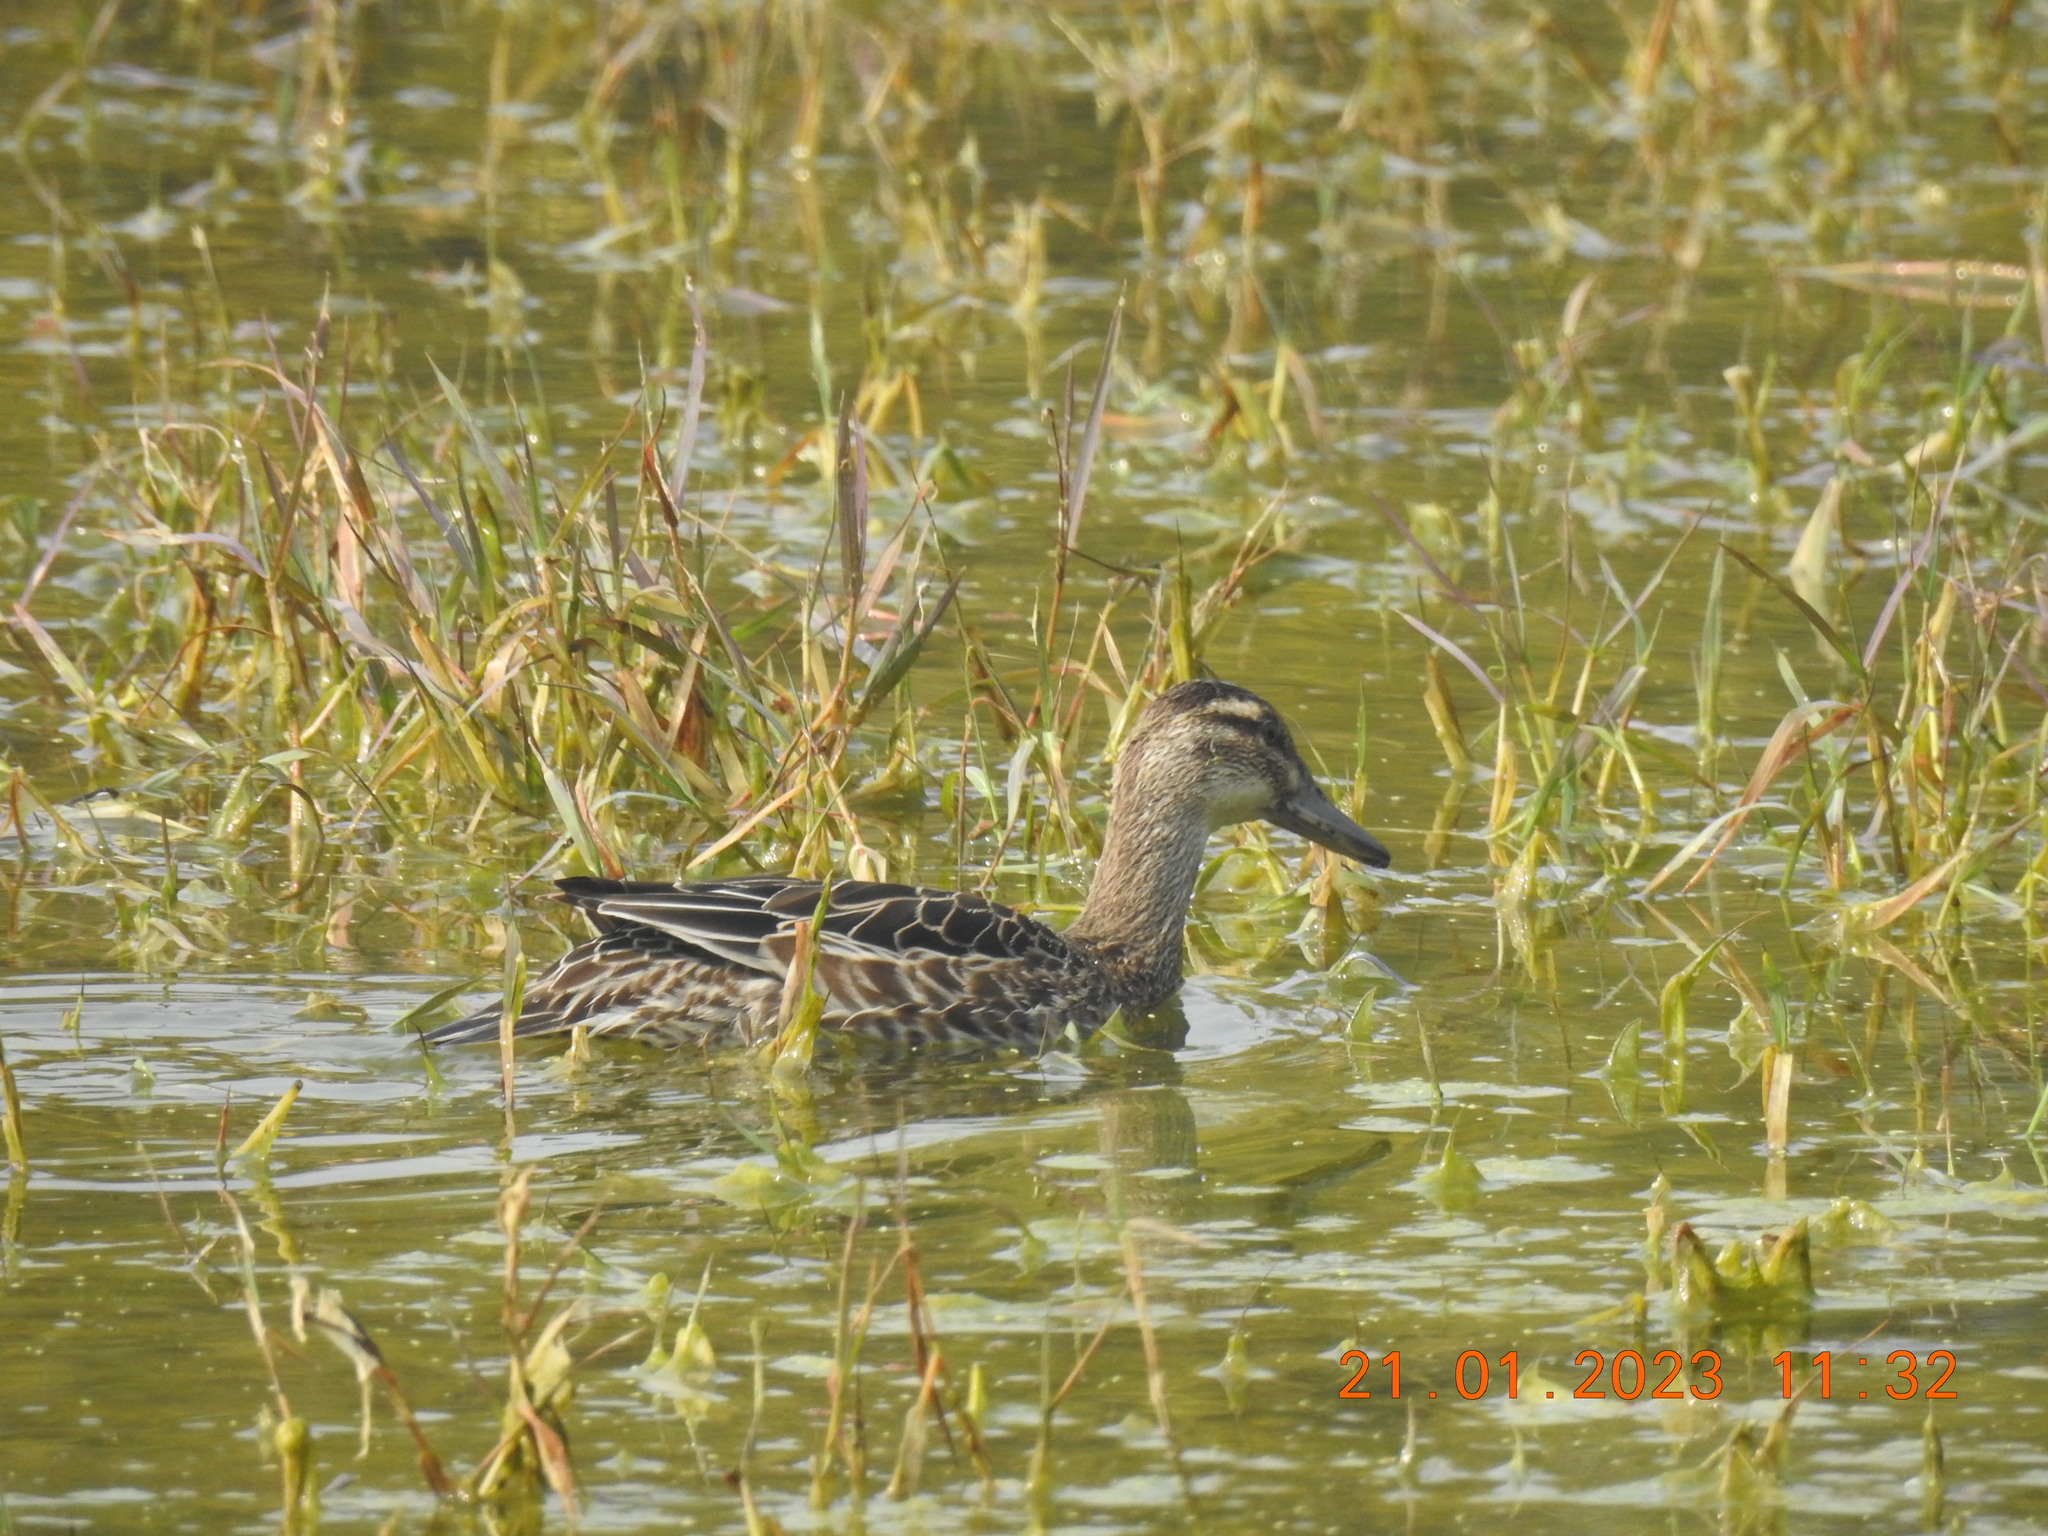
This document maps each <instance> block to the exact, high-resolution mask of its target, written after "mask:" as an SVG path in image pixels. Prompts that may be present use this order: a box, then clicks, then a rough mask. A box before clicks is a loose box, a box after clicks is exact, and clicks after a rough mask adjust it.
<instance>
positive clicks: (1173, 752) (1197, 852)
mask: <svg viewBox="0 0 2048 1536" xmlns="http://www.w3.org/2000/svg"><path fill="white" fill-rule="evenodd" d="M1254 818H1263V819H1264V820H1266V821H1270V822H1272V823H1274V824H1275V825H1276V826H1280V827H1284V828H1286V829H1288V830H1289V831H1293V832H1299V833H1300V834H1302V835H1303V836H1304V837H1308V838H1311V839H1313V840H1314V841H1316V842H1318V843H1321V844H1322V845H1323V846H1324V847H1326V848H1329V849H1331V850H1332V851H1334V852H1336V853H1340V854H1342V855H1344V856H1345V857H1346V858H1351V859H1356V860H1358V861H1360V862H1361V863H1365V864H1371V865H1375V866H1384V865H1385V864H1386V863H1387V862H1388V854H1387V851H1386V849H1385V848H1383V847H1381V846H1380V844H1379V842H1378V841H1377V840H1376V839H1375V838H1374V837H1373V836H1372V835H1371V834H1370V833H1368V832H1366V831H1365V830H1364V829H1363V828H1361V827H1359V826H1357V825H1356V824H1355V823H1353V822H1352V821H1351V820H1350V819H1349V818H1348V817H1346V816H1345V815H1344V814H1343V813H1342V812H1341V811H1339V810H1338V809H1337V808H1336V807H1335V806H1334V805H1332V804H1331V803H1330V801H1329V799H1328V798H1327V797H1326V796H1325V795H1324V794H1323V792H1322V790H1320V789H1319V788H1317V787H1316V782H1315V780H1314V779H1313V778H1312V777H1311V776H1310V774H1309V771H1308V768H1307V767H1306V765H1304V764H1303V762H1302V760H1301V757H1300V754H1299V753H1297V752H1296V751H1295V749H1294V743H1293V741H1292V740H1291V738H1290V737H1289V736H1288V734H1287V727H1286V726H1285V725H1284V724H1283V723H1282V722H1281V719H1280V716H1279V715H1278V713H1276V712H1275V710H1274V709H1273V707H1272V705H1270V704H1268V703H1266V702H1265V700H1263V699H1261V698H1259V697H1258V696H1257V695H1256V694H1252V693H1247V692H1246V691H1245V690H1244V689H1242V688H1235V687H1232V686H1231V685H1230V684H1228V683H1217V682H1193V683H1181V684H1179V685H1177V686H1175V687H1173V688H1170V689H1168V690H1167V691H1166V692H1165V693H1163V694H1161V695H1160V696H1159V698H1158V699H1156V700H1154V701H1153V703H1152V704H1151V705H1150V706H1149V707H1148V708H1147V709H1146V711H1145V713H1144V715H1143V716H1142V717H1141V718H1140V719H1139V721H1138V727H1137V729H1136V730H1135V731H1134V732H1133V733H1132V735H1131V739H1130V741H1129V742H1128V743H1127V744H1126V746H1125V747H1124V751H1123V755H1122V757H1121V758H1120V759H1119V760H1118V762H1117V768H1116V777H1115V782H1114V784H1113V786H1112V789H1111V794H1110V810H1109V830H1108V834H1107V836H1106V838H1105V840H1104V845H1103V850H1102V858H1101V861H1100V863H1099V865H1098V867H1097V869H1096V873H1095V880H1094V883H1093V885H1092V887H1091V888H1090V890H1089V893H1088V901H1087V905H1086V906H1085V907H1083V909H1082V911H1081V915H1080V917H1079V918H1077V919H1076V920H1075V921H1074V923H1073V925H1072V926H1071V927H1069V928H1068V929H1066V931H1065V932H1063V933H1056V932H1054V931H1053V930H1052V929H1050V928H1048V927H1046V926H1045V925H1044V924H1043V923H1040V922H1037V921H1035V920H1033V919H1032V918H1029V917H1026V916H1024V915H1023V914H1022V913H1019V912H1013V911H1011V910H1010V909H1009V908H1008V907H1002V906H998V905H996V904H995V903H994V902H992V901H989V900H987V899H986V898H984V897H981V896H977V895H974V894H972V893H970V892H965V891H939V890H930V889H926V888H924V887H921V886H908V885H883V884H879V883H877V882H874V881H868V880H845V881H840V882H838V883H836V884H834V885H833V886H832V887H831V888H830V891H829V894H825V898H824V899H825V910H824V914H823V921H822V923H821V924H820V928H819V935H818V944H817V957H816V965H815V970H814V972H813V977H812V982H813V985H814V986H815V987H816V988H817V990H818V992H819V994H820V995H821V996H822V997H823V998H824V1000H825V1011H824V1019H823V1023H824V1027H825V1028H828V1029H835V1030H846V1031H852V1032H855V1033H859V1034H865V1035H872V1036H877V1037H880V1038H883V1039H887V1040H891V1041H898V1042H905V1043H908V1042H917V1041H941V1040H959V1041H982V1042H986V1043H988V1044H992V1045H1012V1046H1019V1047H1024V1048H1035V1047H1039V1046H1042V1045H1043V1044H1044V1043H1045V1042H1046V1041H1048V1040H1050V1039H1052V1038H1053V1037H1054V1036H1056V1035H1057V1034H1059V1033H1060V1032H1061V1031H1062V1030H1063V1029H1065V1028H1066V1026H1068V1025H1069V1024H1072V1025H1075V1026H1077V1027H1078V1028H1080V1029H1081V1030H1083V1031H1087V1030H1091V1029H1093V1028H1095V1027H1096V1026H1097V1025H1099V1024H1101V1023H1102V1022H1103V1021H1104V1020H1105V1019H1107V1018H1108V1017H1109V1016H1110V1015H1111V1014H1112V1013H1114V1012H1116V1010H1117V1009H1119V1008H1125V1009H1130V1010H1132V1011H1141V1010H1144V1009H1148V1008H1153V1007H1156V1006H1157V1005H1158V1004H1160V1003H1162V1002H1164V1001H1165V1000H1166V999H1167V998H1168V997H1170V996H1172V995H1173V993H1174V992H1175V991H1176V990H1177V989H1178V988H1179V986H1180V960H1181V932H1182V929H1183V927H1184V926H1185V924H1186V921H1187V910H1188V903H1189V900H1190V899H1191V898H1192V896H1193V894H1194V888H1195V878H1196V875H1197V874H1198V873H1199V872H1200V870H1201V866H1202V857H1203V852H1204V850H1205V847H1206V845H1207V843H1208V839H1209V834H1210V832H1212V831H1213V830H1215V829H1216V828H1217V827H1221V826H1228V825H1230V824H1231V823H1233V822H1239V821H1249V820H1252V819H1254ZM560 886H561V893H562V899H563V900H564V901H567V902H568V903H570V904H571V905H572V906H574V907H577V908H578V909H580V910H581V911H582V912H583V913H584V915H585V916H587V917H588V918H589V919H590V920H591V922H592V924H593V925H594V926H595V927H596V928H597V937H595V938H593V939H591V940H590V941H589V942H588V943H585V944H579V945H578V946H577V947H576V948H575V949H573V950H571V951H570V952H569V953H568V954H567V955H566V956H564V957H563V959H562V962H561V963H560V964H559V965H557V966H556V967H555V968H554V969H553V970H552V971H550V972H549V973H548V974H547V975H546V976H544V977H542V978H541V979H540V980H539V981H538V982H536V983H535V984H534V985H533V987H532V988H531V989H530V990H529V991H528V992H527V994H526V997H525V1002H524V1006H523V1008H522V1009H521V1011H520V1015H519V1020H518V1024H517V1026H516V1029H515V1032H516V1033H518V1034H521V1035H536V1034H549V1033H554V1032H557V1031H563V1030H568V1029H572V1028H575V1027H576V1026H578V1025H581V1026H582V1027H584V1028H585V1029H588V1030H589V1031H590V1032H591V1033H593V1034H615V1035H631V1036H635V1037H637V1038H640V1039H647V1040H654V1041H658V1042H661V1043H665V1044H685V1043H696V1042H714V1043H715V1042H753V1041H756V1040H760V1039H762V1038H764V1037H765V1036H766V1035H767V1034H768V1033H769V1032H770V1031H771V1030H773V1029H774V1027H775V1024H776V1019H777V1014H778V1012H779V1010H780V1007H781V1002H782V993H783V981H784V977H785V976H786V975H787V973H788V969H789V965H790V961H791V959H792V957H793V955H794V954H795V951H796V945H797V931H798V929H799V927H800V926H802V925H803V924H805V923H807V922H809V921H810V920H811V919H812V917H813V916H814V915H816V914H817V912H818V904H819V899H820V895H821V893H823V891H824V888H823V887H822V886H821V884H820V883H819V882H818V881H815V880H790V879H782V878H777V877H773V876H760V877H754V878H748V879H741V880H721V881H714V882H710V883H707V884H702V885H662V884H645V883H637V882H632V881H622V880H591V879H573V880H563V881H561V882H560ZM498 1028H499V1010H498V1009H496V1008H487V1009H485V1010H483V1011H482V1012H480V1013H475V1014H472V1015H470V1016H469V1017H468V1018H465V1019H458V1020H456V1021H455V1022H454V1023H452V1024H447V1025H444V1026H442V1027H441V1028H440V1029H437V1030H435V1031H433V1033H432V1034H431V1035H429V1036H428V1038H429V1039H430V1040H434V1041H437V1042H439V1041H448V1042H455V1041H485V1040H493V1039H496V1038H497V1034H498Z"/></svg>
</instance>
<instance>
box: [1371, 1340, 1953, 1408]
mask: <svg viewBox="0 0 2048 1536" xmlns="http://www.w3.org/2000/svg"><path fill="white" fill-rule="evenodd" d="M1844 1360H1845V1362H1846V1360H1847V1357H1844ZM1855 1363H1856V1365H1858V1366H1863V1367H1867V1366H1869V1364H1870V1363H1871V1357H1870V1356H1868V1355H1858V1356H1856V1357H1855ZM1884 1363H1885V1365H1886V1366H1888V1367H1890V1369H1891V1373H1892V1374H1891V1375H1890V1377H1889V1378H1888V1379H1886V1380H1885V1382H1884V1383H1883V1396H1885V1397H1889V1398H1892V1399H1893V1400H1895V1401H1898V1402H1904V1401H1906V1400H1907V1399H1908V1398H1913V1397H1926V1398H1952V1397H1954V1396H1956V1394H1955V1392H1953V1391H1951V1390H1950V1389H1949V1386H1948V1382H1949V1378H1950V1377H1952V1376H1953V1375H1954V1374H1955V1369H1956V1357H1955V1356H1954V1355H1953V1354H1952V1353H1950V1352H1949V1351H1948V1350H1945V1349H1936V1350H1930V1351H1929V1352H1928V1353H1927V1355H1926V1357H1925V1359H1924V1360H1923V1359H1922V1358H1921V1357H1920V1356H1919V1355H1917V1354H1915V1353H1914V1352H1913V1351H1912V1350H1910V1349H1895V1350H1893V1351H1892V1352H1891V1353H1890V1354H1889V1355H1886V1356H1885V1357H1884ZM1341 1364H1342V1365H1343V1367H1344V1369H1345V1370H1347V1371H1350V1372H1351V1375H1350V1377H1349V1379H1348V1380H1346V1381H1345V1382H1344V1384H1343V1385H1342V1386H1340V1387H1339V1388H1338V1389H1337V1395H1338V1396H1339V1397H1344V1398H1369V1397H1372V1396H1373V1395H1374V1387H1373V1385H1372V1383H1380V1384H1381V1385H1380V1386H1379V1388H1378V1391H1379V1393H1380V1395H1383V1396H1386V1397H1399V1396H1400V1395H1401V1352H1400V1351H1399V1350H1389V1351H1387V1353H1385V1354H1384V1355H1381V1356H1380V1357H1379V1360H1378V1363H1377V1364H1375V1363H1374V1360H1373V1357H1372V1356H1371V1355H1369V1354H1367V1353H1366V1352H1365V1351H1364V1350H1362V1349H1347V1350H1345V1351H1344V1355H1343V1359H1342V1361H1341ZM1572 1364H1573V1365H1574V1366H1576V1367H1579V1368H1581V1369H1584V1370H1585V1371H1586V1375H1585V1378H1584V1379H1583V1380H1582V1381H1580V1382H1579V1384H1578V1386H1576V1387H1574V1388H1573V1389H1572V1390H1571V1392H1569V1393H1568V1394H1565V1395H1566V1396H1569V1397H1575V1398H1607V1399H1612V1398H1620V1399H1622V1400H1623V1401H1626V1402H1634V1401H1635V1400H1636V1399H1637V1398H1640V1397H1648V1398H1652V1399H1659V1398H1661V1399H1666V1400H1671V1399H1680V1400H1682V1399H1686V1398H1696V1399H1698V1400H1700V1401H1703V1402H1704V1401H1710V1400H1712V1399H1713V1398H1717V1397H1719V1396H1720V1395H1721V1390H1722V1382H1721V1355H1720V1352H1719V1351H1718V1350H1712V1349H1701V1350H1695V1351H1694V1352H1693V1354H1692V1355H1691V1357H1690V1358H1689V1359H1688V1357H1686V1356H1685V1355H1683V1354H1680V1353H1679V1352H1678V1351H1677V1350H1675V1349H1660V1350H1658V1351H1657V1352H1656V1353H1655V1354H1653V1355H1651V1356H1650V1357H1649V1358H1648V1359H1647V1360H1645V1359H1644V1358H1643V1355H1642V1352H1641V1351H1639V1350H1633V1349H1622V1350H1617V1351H1615V1352H1614V1354H1613V1355H1612V1356H1609V1355H1607V1354H1604V1353H1602V1352H1601V1351H1600V1350H1597V1349H1582V1350H1580V1351H1579V1353H1578V1355H1577V1356H1576V1357H1575V1358H1574V1359H1573V1361H1572ZM1771 1364H1773V1365H1775V1366H1776V1367H1777V1368H1778V1380H1779V1384H1780V1391H1781V1395H1782V1396H1784V1397H1787V1398H1789V1397H1791V1396H1793V1394H1794V1392H1795V1391H1797V1392H1802V1393H1803V1392H1806V1391H1809V1390H1811V1389H1813V1388H1816V1387H1817V1388H1818V1389H1819V1395H1820V1396H1822V1397H1831V1396H1833V1395H1834V1365H1835V1357H1834V1355H1833V1353H1832V1352H1831V1351H1827V1350H1823V1351H1821V1352H1820V1353H1819V1354H1816V1355H1813V1356H1810V1357H1809V1360H1808V1363H1807V1364H1806V1365H1801V1364H1800V1363H1799V1362H1798V1357H1796V1356H1795V1355H1793V1353H1792V1352H1791V1351H1790V1350H1787V1351H1785V1352H1784V1353H1782V1354H1779V1355H1777V1356H1775V1357H1774V1358H1773V1359H1772V1361H1771ZM1809 1366H1810V1373H1809V1374H1806V1380H1805V1381H1804V1382H1803V1383H1802V1384H1801V1385H1800V1386H1798V1387H1796V1388H1795V1387H1794V1385H1793V1377H1794V1375H1795V1374H1802V1373H1808V1368H1809ZM1496 1367H1498V1368H1499V1375H1498V1376H1496V1375H1495V1368H1496ZM1375 1371H1377V1373H1378V1374H1377V1375H1375V1374H1374V1372H1375ZM1922 1371H1925V1372H1927V1373H1929V1377H1930V1379H1929V1380H1927V1381H1925V1382H1923V1381H1922V1380H1921V1379H1920V1373H1921V1372H1922ZM1451 1380H1452V1383H1453V1384H1454V1385H1455V1386H1456V1387H1457V1390H1458V1396H1460V1397H1462V1398H1464V1399H1465V1400H1466V1401H1468V1402H1470V1401H1472V1400H1474V1399H1476V1398H1481V1397H1485V1396H1486V1395H1487V1394H1488V1393H1489V1392H1490V1391H1494V1390H1496V1389H1497V1386H1504V1387H1505V1388H1506V1395H1507V1396H1509V1397H1511V1398H1517V1399H1519V1398H1520V1397H1521V1396H1522V1372H1521V1356H1520V1354H1519V1353H1518V1352H1517V1351H1515V1350H1512V1349H1511V1350H1509V1351H1508V1352H1507V1353H1506V1354H1504V1355H1500V1356H1498V1357H1496V1358H1494V1359H1491V1360H1489V1359H1488V1358H1487V1356H1486V1355H1485V1354H1484V1353H1483V1352H1481V1351H1480V1350H1476V1349H1468V1350H1466V1351H1465V1352H1464V1353H1463V1354H1461V1355H1459V1356H1458V1362H1457V1364H1456V1366H1454V1367H1453V1369H1452V1373H1451ZM1411 1395H1412V1394H1411ZM1429 1395H1430V1396H1431V1397H1435V1396H1436V1393H1434V1392H1431V1393H1430V1394H1429ZM1543 1395H1544V1396H1545V1397H1548V1398H1554V1397H1557V1396H1558V1395H1559V1393H1558V1392H1557V1391H1556V1390H1549V1389H1546V1390H1545V1392H1544V1393H1543ZM1856 1395H1857V1396H1858V1397H1860V1398H1868V1397H1869V1396H1870V1395H1871V1393H1870V1389H1869V1388H1867V1387H1866V1388H1863V1389H1860V1390H1859V1391H1858V1392H1857V1394H1856Z"/></svg>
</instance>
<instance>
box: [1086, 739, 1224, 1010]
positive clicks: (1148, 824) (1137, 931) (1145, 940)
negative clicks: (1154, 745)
mask: <svg viewBox="0 0 2048 1536" xmlns="http://www.w3.org/2000/svg"><path fill="white" fill-rule="evenodd" d="M1124 766H1126V767H1127V768H1131V769H1137V770H1138V771H1135V772H1126V773H1119V774H1118V775H1117V782H1116V788H1115V792H1114V794H1113V795H1112V797H1111V800H1110V809H1109V830H1108V832H1107V833H1106V835H1105V836H1104V839H1103V846H1102V859H1101V861H1100V862H1099V863H1098V864H1097V865H1096V867H1095V879H1094V882H1093V884H1091V885H1090V887H1089V890H1088V901H1087V904H1086V905H1085V906H1083V907H1082V908H1081V915H1080V917H1078V918H1076V919H1075V920H1074V923H1073V926H1071V927H1070V928H1068V929H1067V932H1066V938H1067V941H1068V942H1069V943H1070V944H1072V945H1073V946H1074V947H1075V948H1077V949H1079V950H1081V951H1083V952H1084V953H1086V954H1087V955H1088V956H1089V957H1090V958H1091V959H1093V960H1094V961H1095V962H1096V963H1097V964H1098V965H1100V966H1101V967H1102V969H1103V970H1104V971H1106V972H1107V973H1108V974H1109V977H1110V981H1111V984H1112V986H1113V987H1114V989H1115V991H1116V994H1117V1002H1118V1004H1119V1005H1120V1006H1122V1007H1125V1008H1133V1009H1146V1008H1152V1007H1155V1006H1157V1005H1158V1004H1160V1003H1162V1002H1164V1001H1165V1000H1166V999H1167V998H1169V997H1171V996H1172V995H1173V993H1174V991H1175V990H1176V989H1177V988H1178V987H1179V986H1180V955H1181V933H1182V930H1183V929H1184V928H1185V927H1186V926H1187V917H1188V903H1189V901H1190V900H1192V899H1193V897H1194V893H1195V879H1196V877H1197V876H1198V875H1199V874H1200V873H1201V870H1202V854H1203V851H1204V849H1205V848H1206V846H1207V844H1208V841H1209V827H1208V819H1207V817H1206V815H1205V814H1204V811H1203V807H1202V806H1201V804H1200V803H1199V802H1198V801H1197V800H1196V799H1195V798H1194V796H1193V795H1192V794H1191V793H1190V791H1189V790H1188V789H1186V788H1185V787H1183V786H1179V785H1176V784H1172V783H1167V782H1159V780H1160V779H1161V778H1163V777H1164V776H1163V775H1151V774H1146V773H1144V772H1143V771H1142V767H1141V765H1137V764H1126V765H1124Z"/></svg>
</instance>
